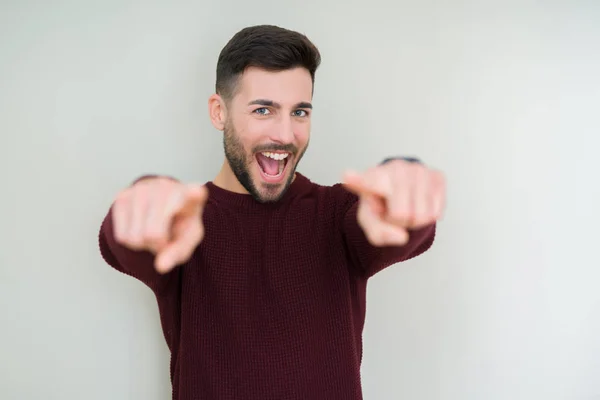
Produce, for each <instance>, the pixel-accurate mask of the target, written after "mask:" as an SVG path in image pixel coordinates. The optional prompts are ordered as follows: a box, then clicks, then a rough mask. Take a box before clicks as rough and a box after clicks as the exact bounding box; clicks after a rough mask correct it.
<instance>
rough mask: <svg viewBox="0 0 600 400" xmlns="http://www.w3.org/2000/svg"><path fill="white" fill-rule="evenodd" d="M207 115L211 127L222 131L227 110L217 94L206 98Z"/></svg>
mask: <svg viewBox="0 0 600 400" xmlns="http://www.w3.org/2000/svg"><path fill="white" fill-rule="evenodd" d="M208 115H209V116H210V121H211V122H212V124H213V126H214V127H215V128H216V129H217V130H220V131H222V130H223V129H225V121H226V120H227V108H226V106H225V101H224V100H223V98H222V97H221V96H219V95H218V94H213V95H212V96H210V97H209V98H208Z"/></svg>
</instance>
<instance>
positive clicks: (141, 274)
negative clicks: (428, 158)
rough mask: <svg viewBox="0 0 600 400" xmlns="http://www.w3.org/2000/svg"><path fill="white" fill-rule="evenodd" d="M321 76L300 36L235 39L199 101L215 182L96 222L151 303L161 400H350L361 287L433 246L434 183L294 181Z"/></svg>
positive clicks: (155, 181)
mask: <svg viewBox="0 0 600 400" xmlns="http://www.w3.org/2000/svg"><path fill="white" fill-rule="evenodd" d="M319 63H320V55H319V52H318V50H317V49H316V47H315V46H314V45H313V44H312V43H311V42H310V41H309V40H308V39H307V38H306V37H305V36H304V35H301V34H299V33H296V32H293V31H289V30H286V29H282V28H278V27H275V26H255V27H250V28H246V29H243V30H242V31H240V32H238V33H237V34H236V35H235V36H234V37H233V38H232V39H231V40H230V41H229V43H228V44H227V45H226V46H225V48H224V49H223V50H222V52H221V54H220V56H219V59H218V64H217V82H216V94H214V95H213V96H211V97H210V99H209V102H208V106H209V115H210V118H211V121H212V123H213V125H214V126H215V127H216V128H217V129H218V130H221V131H223V135H224V147H225V160H224V162H223V166H222V168H221V171H220V172H219V174H218V175H217V176H216V177H215V179H214V180H213V181H211V182H207V183H206V184H204V185H194V184H185V183H183V182H179V181H177V180H176V179H173V178H171V177H163V176H144V177H142V178H139V179H137V180H136V181H135V182H134V183H133V184H132V185H131V186H130V187H128V188H126V189H124V190H123V191H122V192H121V193H120V194H119V195H118V196H117V198H116V200H115V202H114V204H113V205H112V207H111V208H110V210H109V211H108V213H107V215H106V217H105V219H104V221H103V223H102V226H101V230H100V235H99V241H100V250H101V254H102V256H103V258H104V260H106V262H107V263H108V264H110V265H111V266H112V267H114V268H115V269H117V270H118V271H121V272H123V273H125V274H127V275H130V276H132V277H134V278H136V279H139V280H140V281H141V282H143V283H144V284H146V285H147V286H148V287H149V288H150V289H151V290H152V291H153V292H154V294H155V295H156V298H157V301H158V307H159V311H160V316H161V323H162V328H163V331H164V336H165V339H166V341H167V344H168V346H169V349H170V351H171V382H172V385H173V399H176V400H192V399H194V400H196V399H202V400H209V399H211V400H212V399H218V400H226V399H231V400H234V399H235V400H242V399H243V400H267V399H273V400H274V399H286V400H338V399H339V400H358V399H361V398H362V394H361V382H360V363H361V358H362V330H363V324H364V320H365V297H366V294H365V289H366V285H367V280H368V279H369V278H370V277H371V276H373V275H374V274H375V273H377V272H378V271H381V270H382V269H383V268H386V267H388V266H390V265H392V264H395V263H398V262H401V261H404V260H408V259H410V258H413V257H415V256H417V255H419V254H421V253H423V252H425V251H426V250H427V249H428V248H429V247H430V246H431V245H432V243H433V240H434V234H435V224H436V221H437V219H438V218H439V217H440V215H441V213H442V208H443V207H444V196H445V193H444V191H445V188H444V179H443V177H442V175H441V174H440V173H439V172H437V171H433V170H430V169H428V168H427V167H425V166H424V165H422V164H420V163H418V162H414V161H415V160H401V159H391V160H387V161H386V162H384V163H382V164H381V165H378V166H374V167H373V168H372V169H370V170H368V171H366V172H365V173H363V174H357V173H348V174H347V175H346V176H345V180H344V183H343V184H337V185H334V186H322V185H318V184H316V183H313V182H311V181H310V180H309V179H308V178H307V177H305V176H303V175H302V174H300V173H298V172H296V169H297V167H298V163H299V162H300V160H301V159H302V156H303V154H304V152H305V151H306V149H307V147H308V142H309V136H310V125H311V111H312V105H311V100H312V94H313V85H314V79H315V71H316V70H317V67H318V66H319Z"/></svg>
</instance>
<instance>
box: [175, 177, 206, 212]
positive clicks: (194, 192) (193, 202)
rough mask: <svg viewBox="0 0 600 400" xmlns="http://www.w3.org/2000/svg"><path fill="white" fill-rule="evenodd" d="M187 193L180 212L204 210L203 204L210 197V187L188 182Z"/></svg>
mask: <svg viewBox="0 0 600 400" xmlns="http://www.w3.org/2000/svg"><path fill="white" fill-rule="evenodd" d="M186 186H187V191H186V193H185V200H184V203H183V205H182V207H181V210H180V214H190V213H197V212H199V211H201V210H202V206H204V203H206V200H207V199H208V189H207V188H206V186H204V185H200V184H195V183H192V184H188V185H186Z"/></svg>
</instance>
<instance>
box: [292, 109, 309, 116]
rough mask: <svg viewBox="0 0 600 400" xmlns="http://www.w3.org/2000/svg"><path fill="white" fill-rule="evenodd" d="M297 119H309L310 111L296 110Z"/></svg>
mask: <svg viewBox="0 0 600 400" xmlns="http://www.w3.org/2000/svg"><path fill="white" fill-rule="evenodd" d="M294 116H295V117H308V111H306V110H296V111H294Z"/></svg>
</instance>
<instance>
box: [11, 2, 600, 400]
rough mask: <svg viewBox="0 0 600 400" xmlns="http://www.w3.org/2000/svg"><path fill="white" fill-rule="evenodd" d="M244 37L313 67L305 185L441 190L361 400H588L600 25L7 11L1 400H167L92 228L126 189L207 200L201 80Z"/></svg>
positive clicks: (158, 344) (525, 5)
mask: <svg viewBox="0 0 600 400" xmlns="http://www.w3.org/2000/svg"><path fill="white" fill-rule="evenodd" d="M260 23H271V24H277V25H280V26H284V27H287V28H291V29H296V30H299V31H302V32H304V33H306V34H307V35H308V36H309V37H310V38H311V39H312V40H313V41H314V42H315V43H316V44H317V46H318V47H319V48H320V50H321V52H322V55H323V64H322V67H321V69H320V70H319V72H318V74H317V81H316V89H315V90H316V92H315V98H314V104H315V113H314V122H313V134H312V141H311V147H310V149H309V151H308V153H307V154H306V156H305V158H304V159H303V162H302V164H301V167H300V171H301V172H303V173H304V174H306V175H308V176H309V177H310V178H311V179H313V180H315V181H317V182H319V183H323V184H331V183H334V182H337V181H338V180H339V179H340V177H341V174H342V172H343V171H344V169H346V168H358V169H364V168H367V167H370V166H372V165H374V164H376V163H378V162H379V161H380V160H381V159H383V158H384V157H386V156H390V155H416V156H419V157H421V158H422V159H423V160H425V161H426V162H427V163H429V164H430V165H432V166H434V167H436V168H440V169H442V170H443V171H444V172H445V173H446V175H447V178H448V197H449V200H448V210H447V214H446V218H445V219H444V220H443V221H442V222H441V223H440V228H439V235H438V239H437V242H436V244H435V245H434V247H433V248H432V249H431V250H430V251H429V252H428V253H427V254H426V255H423V256H422V257H420V258H419V259H417V260H413V261H411V262H407V263H405V264H403V265H396V266H394V267H392V268H390V269H388V270H386V271H385V272H382V273H381V274H380V275H378V276H376V277H375V278H373V280H372V281H371V284H370V287H369V297H368V311H367V326H366V330H365V338H364V340H365V359H364V364H363V379H364V392H365V399H366V400H388V399H390V400H397V399H410V400H437V399H440V400H442V399H443V400H497V399H498V400H500V399H502V400H517V399H523V400H538V399H539V400H542V399H543V400H558V399H561V400H562V399H564V400H590V399H600V290H599V288H600V257H599V256H598V247H599V246H598V241H599V238H600V234H599V233H598V226H599V222H600V218H599V212H598V206H599V204H600V188H599V185H600V179H599V178H598V175H599V174H600V161H599V159H598V152H599V148H600V139H599V132H600V129H599V128H600V82H599V80H600V79H599V74H600V3H598V2H595V1H587V2H586V1H567V0H565V1H562V2H558V1H547V2H533V1H521V2H517V1H511V2H495V3H492V2H475V1H441V0H440V1H432V0H428V1H412V2H411V1H407V0H400V1H388V2H385V1H381V0H372V1H368V2H355V1H350V2H345V3H344V2H341V1H340V2H337V1H336V2H333V1H328V2H325V1H323V3H321V2H317V1H304V2H294V3H290V2H283V1H277V2H275V1H262V2H245V1H244V2H243V1H239V0H236V1H233V0H230V1H215V2H207V1H174V2H171V1H166V0H162V1H137V2H136V1H127V0H125V1H122V0H120V1H117V0H108V1H102V2H99V1H89V0H88V1H77V2H75V1H71V2H67V1H53V2H41V1H38V2H36V1H33V0H29V1H25V0H21V1H16V0H13V1H10V0H3V1H2V2H1V3H0V135H1V136H0V137H1V139H0V162H1V164H0V174H1V181H0V182H1V186H0V187H1V192H0V202H1V207H0V239H1V241H0V317H1V320H2V323H1V326H0V398H2V399H3V400H13V399H14V400H29V399H35V400H37V399H61V400H76V399H77V400H80V399H86V400H95V399H111V400H120V399H123V400H125V399H127V400H142V399H144V400H159V399H167V398H169V395H170V383H169V378H168V352H167V348H166V345H165V343H164V339H163V336H162V332H161V330H160V324H159V319H158V312H157V307H156V303H155V299H154V298H153V296H152V294H151V292H150V291H149V290H148V289H147V288H146V287H144V286H143V285H142V284H140V283H139V282H137V281H135V280H133V279H131V278H128V277H125V276H124V275H121V274H119V273H117V272H115V271H113V270H112V269H111V268H110V267H109V266H108V265H106V264H105V263H104V262H103V261H102V259H101V257H100V254H99V252H98V246H97V233H98V228H99V225H100V222H101V220H102V218H103V216H104V214H105V212H106V211H107V210H108V207H109V205H110V203H111V201H112V199H113V197H114V195H115V194H116V193H117V192H118V190H120V189H121V188H122V187H124V186H125V185H127V184H129V183H130V182H131V181H132V180H133V179H135V178H136V177H137V176H138V175H141V174H143V173H148V172H156V173H164V174H170V175H174V176H177V177H179V178H180V179H183V180H186V181H191V180H194V181H200V182H204V181H207V180H210V179H212V178H213V177H214V176H215V174H216V173H217V171H218V168H219V167H220V164H221V161H222V157H223V153H222V144H221V133H220V132H218V131H215V130H214V129H213V128H212V126H211V125H210V123H209V119H208V114H207V98H208V96H209V95H210V94H211V93H212V92H213V90H214V89H213V88H214V71H215V66H216V60H217V56H218V53H219V51H220V50H221V48H222V46H223V45H224V44H225V43H226V41H227V40H228V39H229V38H230V37H231V36H232V35H233V34H234V33H235V32H236V31H237V30H239V29H241V28H243V27H245V26H247V25H254V24H260Z"/></svg>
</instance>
